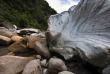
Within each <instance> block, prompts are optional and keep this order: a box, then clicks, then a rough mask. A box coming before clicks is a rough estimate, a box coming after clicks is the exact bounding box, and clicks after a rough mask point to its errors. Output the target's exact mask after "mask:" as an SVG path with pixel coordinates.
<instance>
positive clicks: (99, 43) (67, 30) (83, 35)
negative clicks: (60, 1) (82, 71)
mask: <svg viewBox="0 0 110 74" xmlns="http://www.w3.org/2000/svg"><path fill="white" fill-rule="evenodd" d="M46 36H47V43H48V46H49V48H50V50H51V51H54V52H57V53H59V54H60V55H62V56H63V57H64V58H65V59H66V60H68V59H70V58H72V57H73V56H74V55H78V56H80V57H81V58H82V59H83V60H86V61H87V62H88V63H91V64H92V65H94V66H98V67H105V66H106V65H108V64H110V0H81V1H80V3H79V4H78V5H77V6H75V8H73V9H69V11H65V12H62V13H60V14H57V15H52V16H51V17H50V18H49V27H48V32H47V34H46Z"/></svg>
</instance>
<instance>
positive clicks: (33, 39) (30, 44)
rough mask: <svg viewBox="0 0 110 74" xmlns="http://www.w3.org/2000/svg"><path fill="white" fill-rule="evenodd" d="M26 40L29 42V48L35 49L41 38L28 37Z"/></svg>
mask: <svg viewBox="0 0 110 74" xmlns="http://www.w3.org/2000/svg"><path fill="white" fill-rule="evenodd" d="M26 38H27V40H28V47H29V48H34V45H35V42H39V41H40V40H41V38H40V37H38V36H27V37H26Z"/></svg>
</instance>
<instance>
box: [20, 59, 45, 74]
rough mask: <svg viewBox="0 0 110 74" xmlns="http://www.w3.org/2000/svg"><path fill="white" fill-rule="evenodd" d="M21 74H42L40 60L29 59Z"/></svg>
mask: <svg viewBox="0 0 110 74" xmlns="http://www.w3.org/2000/svg"><path fill="white" fill-rule="evenodd" d="M22 74H43V72H42V69H41V66H40V60H32V61H30V62H29V63H28V64H27V65H26V67H25V68H24V71H23V73H22Z"/></svg>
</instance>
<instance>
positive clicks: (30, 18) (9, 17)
mask: <svg viewBox="0 0 110 74" xmlns="http://www.w3.org/2000/svg"><path fill="white" fill-rule="evenodd" d="M53 14H56V11H55V10H54V9H52V8H51V7H50V6H49V5H48V3H47V2H46V1H45V0H0V22H8V23H11V24H15V25H17V26H18V27H20V28H24V27H27V28H28V27H29V28H38V29H42V30H46V29H47V20H48V18H49V16H50V15H53Z"/></svg>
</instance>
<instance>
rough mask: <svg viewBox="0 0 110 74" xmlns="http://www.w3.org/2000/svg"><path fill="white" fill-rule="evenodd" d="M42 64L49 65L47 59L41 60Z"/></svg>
mask: <svg viewBox="0 0 110 74" xmlns="http://www.w3.org/2000/svg"><path fill="white" fill-rule="evenodd" d="M41 66H43V67H47V59H44V60H42V61H41Z"/></svg>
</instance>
